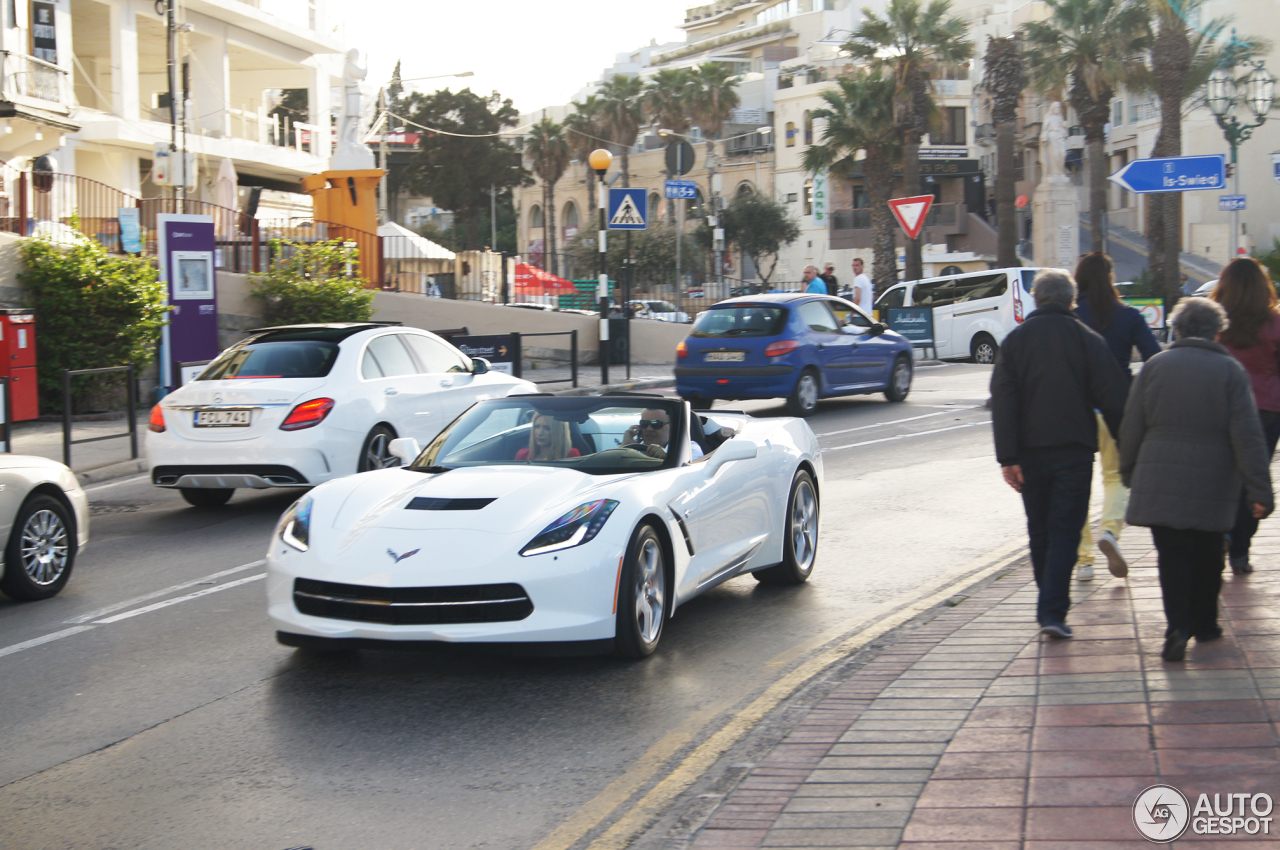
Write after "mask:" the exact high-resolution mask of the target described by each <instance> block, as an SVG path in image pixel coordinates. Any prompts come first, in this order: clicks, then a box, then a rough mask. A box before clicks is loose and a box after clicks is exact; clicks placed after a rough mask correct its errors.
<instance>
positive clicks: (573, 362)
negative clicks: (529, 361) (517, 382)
mask: <svg viewBox="0 0 1280 850" xmlns="http://www.w3.org/2000/svg"><path fill="white" fill-rule="evenodd" d="M517 336H518V337H519V341H520V360H519V361H518V362H519V363H521V364H523V363H524V341H525V340H526V339H528V338H529V337H531V336H567V337H569V377H568V378H547V379H546V380H542V381H534V382H533V383H535V384H563V383H564V382H565V381H572V382H573V386H574V387H575V388H576V387H577V386H578V332H577V331H558V332H554V333H552V332H548V333H536V334H527V333H521V334H517ZM516 377H517V378H519V377H520V374H519V372H518V371H517V373H516Z"/></svg>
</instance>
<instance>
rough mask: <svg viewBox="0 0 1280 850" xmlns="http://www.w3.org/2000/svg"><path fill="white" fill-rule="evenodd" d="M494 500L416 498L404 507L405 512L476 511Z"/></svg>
mask: <svg viewBox="0 0 1280 850" xmlns="http://www.w3.org/2000/svg"><path fill="white" fill-rule="evenodd" d="M494 501H497V500H496V499H430V498H427V497H426V496H417V497H415V498H413V499H410V500H409V504H407V505H405V510H406V511H478V510H480V509H481V508H483V507H484V506H485V505H487V504H489V503H490V502H494Z"/></svg>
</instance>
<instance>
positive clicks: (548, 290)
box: [516, 263, 578, 295]
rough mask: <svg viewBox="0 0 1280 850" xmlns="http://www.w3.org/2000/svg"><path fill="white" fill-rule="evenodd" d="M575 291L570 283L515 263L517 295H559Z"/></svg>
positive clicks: (534, 268) (529, 266) (549, 273)
mask: <svg viewBox="0 0 1280 850" xmlns="http://www.w3.org/2000/svg"><path fill="white" fill-rule="evenodd" d="M577 291H578V288H577V287H576V286H574V285H573V282H572V281H568V280H565V279H564V278H562V277H556V276H555V275H553V274H552V273H551V272H546V271H543V270H542V269H540V268H538V267H537V266H531V265H529V264H528V263H516V293H517V294H519V295H560V294H563V293H569V292H577Z"/></svg>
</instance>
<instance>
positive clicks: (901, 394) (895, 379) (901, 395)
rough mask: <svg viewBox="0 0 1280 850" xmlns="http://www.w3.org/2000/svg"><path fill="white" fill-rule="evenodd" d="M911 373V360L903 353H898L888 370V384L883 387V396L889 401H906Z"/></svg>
mask: <svg viewBox="0 0 1280 850" xmlns="http://www.w3.org/2000/svg"><path fill="white" fill-rule="evenodd" d="M911 375H912V369H911V360H910V359H908V358H907V356H906V355H905V354H899V355H898V359H897V360H894V361H893V369H891V370H890V371H889V386H887V387H885V390H884V397H885V398H887V399H889V401H906V399H907V394H908V393H910V392H911Z"/></svg>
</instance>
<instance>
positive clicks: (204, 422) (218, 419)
mask: <svg viewBox="0 0 1280 850" xmlns="http://www.w3.org/2000/svg"><path fill="white" fill-rule="evenodd" d="M252 412H253V411H250V410H197V411H196V417H195V423H194V424H195V427H197V428H244V427H246V426H248V425H249V419H250V414H251V413H252Z"/></svg>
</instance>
